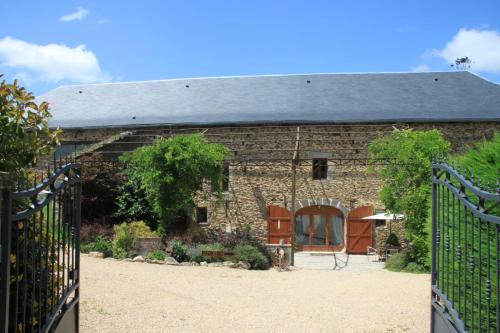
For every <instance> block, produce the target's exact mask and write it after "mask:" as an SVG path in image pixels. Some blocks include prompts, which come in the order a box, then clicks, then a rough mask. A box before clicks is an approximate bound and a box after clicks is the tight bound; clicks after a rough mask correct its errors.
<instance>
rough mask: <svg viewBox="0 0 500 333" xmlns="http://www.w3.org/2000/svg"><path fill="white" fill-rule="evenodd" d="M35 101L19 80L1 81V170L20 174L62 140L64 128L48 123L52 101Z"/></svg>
mask: <svg viewBox="0 0 500 333" xmlns="http://www.w3.org/2000/svg"><path fill="white" fill-rule="evenodd" d="M1 77H2V75H0V78H1ZM34 101H35V97H34V96H33V94H32V93H30V92H27V91H26V89H25V88H23V87H20V86H18V85H17V80H16V81H14V83H12V84H7V83H6V82H5V81H4V80H2V81H1V82H0V133H1V135H0V171H4V172H11V173H14V174H17V175H20V174H22V173H23V171H24V170H25V168H27V167H29V166H33V165H35V164H36V163H37V162H38V159H39V158H40V157H41V156H43V155H44V154H47V153H48V152H49V151H50V149H51V148H52V147H54V146H55V145H56V144H57V143H58V139H57V137H58V135H59V133H60V132H61V131H60V130H59V129H57V130H54V131H52V130H50V129H49V126H48V123H47V119H48V118H50V117H51V114H50V113H49V111H48V109H49V104H48V103H47V102H42V103H40V104H39V105H37V104H36V103H35V102H34Z"/></svg>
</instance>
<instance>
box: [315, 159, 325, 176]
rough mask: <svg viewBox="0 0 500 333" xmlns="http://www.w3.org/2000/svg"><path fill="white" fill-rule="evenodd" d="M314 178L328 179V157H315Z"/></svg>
mask: <svg viewBox="0 0 500 333" xmlns="http://www.w3.org/2000/svg"><path fill="white" fill-rule="evenodd" d="M312 162H313V163H312V164H313V172H312V174H313V179H326V178H327V174H328V159H326V158H313V160H312Z"/></svg>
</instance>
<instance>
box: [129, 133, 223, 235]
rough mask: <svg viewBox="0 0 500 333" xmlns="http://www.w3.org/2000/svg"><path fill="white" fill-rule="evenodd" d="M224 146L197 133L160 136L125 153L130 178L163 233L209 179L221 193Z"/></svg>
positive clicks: (187, 206)
mask: <svg viewBox="0 0 500 333" xmlns="http://www.w3.org/2000/svg"><path fill="white" fill-rule="evenodd" d="M227 153H228V150H227V148H225V147H224V146H223V145H219V144H210V143H208V142H207V141H206V140H205V139H204V138H203V136H202V135H200V134H190V135H178V136H174V137H171V138H161V139H159V140H158V141H156V142H155V143H154V144H153V145H149V146H145V147H141V148H138V149H136V150H135V151H133V152H132V153H128V154H124V155H123V156H122V157H121V158H120V160H121V161H122V162H124V163H125V165H126V173H127V175H128V177H129V178H130V179H134V180H140V184H137V185H140V188H141V189H142V190H143V191H144V192H145V194H146V199H147V201H148V202H149V203H150V205H151V207H152V209H153V211H154V212H155V214H156V215H157V216H158V217H159V219H160V229H161V231H162V232H165V231H167V230H169V227H171V226H172V225H173V224H174V221H175V220H176V219H177V218H178V214H179V211H182V210H183V211H191V210H192V209H193V208H194V206H195V205H194V202H193V197H194V194H195V193H196V192H197V191H200V190H202V188H203V184H204V182H205V181H207V180H208V181H211V182H212V184H214V189H215V190H216V192H217V193H220V192H221V188H220V187H221V179H222V169H223V163H224V157H225V156H226V155H227Z"/></svg>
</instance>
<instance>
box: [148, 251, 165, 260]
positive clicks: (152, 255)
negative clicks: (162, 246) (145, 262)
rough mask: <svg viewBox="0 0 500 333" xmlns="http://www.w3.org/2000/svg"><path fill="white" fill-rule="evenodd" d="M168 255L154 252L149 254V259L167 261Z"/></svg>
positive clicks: (163, 252) (162, 252)
mask: <svg viewBox="0 0 500 333" xmlns="http://www.w3.org/2000/svg"><path fill="white" fill-rule="evenodd" d="M166 256H167V254H166V253H165V251H162V250H153V251H151V252H149V253H148V255H147V258H148V259H150V260H165V257H166Z"/></svg>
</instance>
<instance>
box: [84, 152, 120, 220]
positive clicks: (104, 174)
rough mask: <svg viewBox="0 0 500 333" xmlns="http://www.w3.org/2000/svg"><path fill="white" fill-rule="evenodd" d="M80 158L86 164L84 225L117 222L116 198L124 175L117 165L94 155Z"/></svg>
mask: <svg viewBox="0 0 500 333" xmlns="http://www.w3.org/2000/svg"><path fill="white" fill-rule="evenodd" d="M88 158H89V157H82V158H80V162H81V163H83V164H84V166H85V169H84V171H83V182H82V209H81V211H82V225H85V224H97V223H100V224H106V225H108V226H112V225H113V224H116V222H117V219H116V218H115V217H114V214H115V212H116V209H117V207H116V198H117V196H118V194H119V192H118V189H119V184H120V183H121V182H122V176H121V174H120V173H119V170H118V169H117V168H116V165H114V164H112V163H107V162H105V161H101V160H100V159H99V158H97V157H94V158H93V159H92V160H88Z"/></svg>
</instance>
